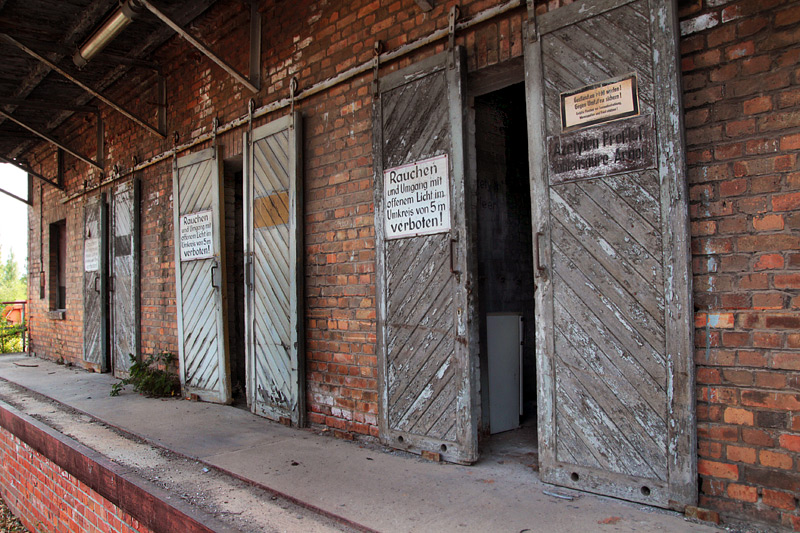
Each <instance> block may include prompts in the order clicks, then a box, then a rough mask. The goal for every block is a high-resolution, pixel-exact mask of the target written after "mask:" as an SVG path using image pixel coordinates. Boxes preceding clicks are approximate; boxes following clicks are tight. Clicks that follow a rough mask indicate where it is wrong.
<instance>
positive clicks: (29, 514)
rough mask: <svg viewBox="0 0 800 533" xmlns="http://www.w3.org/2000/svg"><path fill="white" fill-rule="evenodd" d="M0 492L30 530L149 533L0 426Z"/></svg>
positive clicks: (128, 516)
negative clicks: (135, 532) (140, 532)
mask: <svg viewBox="0 0 800 533" xmlns="http://www.w3.org/2000/svg"><path fill="white" fill-rule="evenodd" d="M0 457H2V462H1V463H0V490H2V495H3V500H5V502H6V504H7V505H8V506H9V508H10V509H11V510H12V512H13V513H14V515H16V516H17V518H19V519H20V521H21V522H22V523H23V524H24V525H25V527H26V528H27V529H28V530H30V531H82V532H91V531H118V532H128V531H130V532H133V531H142V532H147V531H151V530H150V529H148V528H146V527H144V526H143V525H141V524H139V522H138V521H137V520H136V519H135V518H133V517H131V516H130V515H129V514H128V513H126V512H125V511H122V510H121V509H119V508H118V507H116V506H115V505H114V504H112V503H111V502H110V501H108V500H107V499H105V498H103V497H102V496H100V495H99V494H98V493H96V492H95V491H93V490H92V489H90V488H89V487H88V486H87V485H85V484H84V483H82V482H81V481H79V480H77V479H75V477H73V476H72V475H70V474H69V473H68V472H67V471H65V470H63V469H61V468H60V467H58V466H56V465H55V464H53V463H52V462H50V461H49V460H48V459H47V458H46V457H44V456H42V455H41V454H39V453H37V452H36V451H34V450H33V449H31V447H30V446H28V445H27V444H25V443H24V442H22V441H21V440H19V439H18V438H17V437H15V436H14V435H13V434H11V433H9V432H8V431H7V430H6V429H5V428H0Z"/></svg>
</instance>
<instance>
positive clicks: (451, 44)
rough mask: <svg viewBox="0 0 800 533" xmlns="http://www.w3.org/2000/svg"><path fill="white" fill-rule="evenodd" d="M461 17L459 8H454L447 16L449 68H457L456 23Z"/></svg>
mask: <svg viewBox="0 0 800 533" xmlns="http://www.w3.org/2000/svg"><path fill="white" fill-rule="evenodd" d="M460 15H461V10H460V9H459V8H458V6H452V7H451V8H450V13H449V14H448V15H447V50H448V51H449V52H450V58H449V59H448V60H447V63H448V67H449V68H451V69H452V68H456V61H455V55H454V54H455V49H456V22H458V17H459V16H460Z"/></svg>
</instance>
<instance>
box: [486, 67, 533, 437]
mask: <svg viewBox="0 0 800 533" xmlns="http://www.w3.org/2000/svg"><path fill="white" fill-rule="evenodd" d="M474 106H475V107H474V108H475V132H476V133H475V139H476V159H477V180H478V183H477V206H476V208H477V215H478V261H479V264H478V280H479V298H480V317H481V369H482V371H481V391H482V394H481V404H482V405H481V407H482V409H481V412H482V413H483V414H482V419H481V429H482V434H484V435H485V434H487V433H488V432H489V429H490V426H491V420H490V419H489V402H490V401H491V398H490V397H489V394H488V393H487V392H488V390H489V387H488V375H487V374H488V372H486V371H484V369H487V368H488V367H489V361H488V357H489V354H488V349H487V328H486V322H487V320H486V319H487V315H489V314H493V313H515V314H520V315H521V316H522V337H523V342H522V345H523V348H522V361H523V364H522V369H523V370H522V399H523V409H522V415H521V418H520V425H521V426H531V425H534V426H535V422H536V358H535V356H536V351H535V345H534V339H535V329H534V312H533V310H534V282H533V246H532V232H531V200H530V184H529V174H528V155H527V149H528V148H527V125H526V116H525V92H524V85H523V84H522V83H517V84H514V85H510V86H508V87H506V88H504V89H500V90H497V91H494V92H490V93H488V94H485V95H483V96H478V97H476V98H475V104H474ZM509 379H510V378H509ZM531 444H532V445H535V439H534V442H532V443H531Z"/></svg>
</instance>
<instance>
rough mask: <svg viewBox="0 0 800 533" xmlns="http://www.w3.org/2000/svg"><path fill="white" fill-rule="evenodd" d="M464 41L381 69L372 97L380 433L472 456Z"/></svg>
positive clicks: (418, 446) (460, 458) (416, 446)
mask: <svg viewBox="0 0 800 533" xmlns="http://www.w3.org/2000/svg"><path fill="white" fill-rule="evenodd" d="M462 52H463V51H462V50H461V49H458V48H457V49H455V50H453V51H448V52H444V53H442V54H440V55H437V56H434V57H432V58H430V59H427V60H425V61H422V62H420V63H419V64H416V65H413V66H411V67H408V68H405V69H402V70H400V71H397V72H394V73H392V74H390V75H388V76H386V77H385V78H381V79H380V80H379V91H380V92H379V95H377V97H376V99H375V105H374V141H373V142H374V149H373V153H374V164H375V169H376V173H375V230H376V245H377V267H378V272H377V275H378V287H377V288H378V294H377V300H378V302H377V303H378V355H379V362H378V368H379V379H380V384H379V387H380V394H379V398H380V434H381V438H382V439H383V441H384V442H385V443H387V444H389V445H391V446H394V447H396V448H402V449H407V450H410V451H414V452H417V453H420V452H423V451H427V452H434V453H440V454H441V456H442V457H443V458H444V459H446V460H448V461H457V462H472V461H475V460H476V459H477V429H476V420H475V418H476V413H475V412H474V409H473V407H472V405H473V400H474V394H475V391H474V387H475V382H476V381H475V378H474V371H475V369H474V368H473V365H472V361H471V354H470V350H471V348H472V343H473V342H474V341H475V338H476V337H475V332H474V331H473V329H474V327H473V324H472V322H471V321H470V320H469V317H471V316H472V312H471V309H470V301H469V296H468V293H467V286H468V285H469V284H470V283H472V280H471V272H472V271H473V270H472V268H471V265H470V262H471V261H473V260H474V259H473V258H472V257H471V255H469V253H470V246H469V245H470V236H469V235H468V232H467V220H466V216H465V215H466V206H465V190H464V188H465V184H464V183H465V181H464V143H463V137H464V131H463V128H464V126H463V124H464V102H463V98H464V82H463V78H464V75H465V63H464V61H463V53H462Z"/></svg>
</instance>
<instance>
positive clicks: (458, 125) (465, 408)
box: [372, 47, 480, 464]
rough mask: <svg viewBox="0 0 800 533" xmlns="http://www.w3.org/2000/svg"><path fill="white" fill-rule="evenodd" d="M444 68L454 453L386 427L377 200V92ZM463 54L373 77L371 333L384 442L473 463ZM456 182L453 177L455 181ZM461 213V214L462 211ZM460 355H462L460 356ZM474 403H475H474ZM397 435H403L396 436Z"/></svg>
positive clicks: (470, 232) (472, 311)
mask: <svg viewBox="0 0 800 533" xmlns="http://www.w3.org/2000/svg"><path fill="white" fill-rule="evenodd" d="M457 61H460V62H461V63H460V64H461V65H463V68H462V67H459V68H456V67H455V62H457ZM442 65H444V66H443V69H444V70H445V76H446V78H445V79H446V83H447V88H446V92H447V101H448V102H452V101H461V102H462V105H461V109H460V110H457V109H454V106H453V105H450V107H449V111H448V117H449V120H450V129H451V135H452V138H451V146H450V151H451V152H452V153H451V163H450V164H451V165H452V167H453V173H452V175H451V177H450V179H451V190H453V191H458V192H459V194H454V195H453V196H452V197H451V199H450V201H451V217H453V219H452V220H453V221H454V223H453V225H452V228H451V231H450V235H451V236H452V235H453V233H454V232H455V231H458V228H459V227H460V224H459V222H458V220H457V217H461V216H463V217H464V220H463V221H462V222H463V226H464V228H465V231H464V233H465V234H464V235H463V236H461V235H459V237H461V239H462V242H463V244H461V245H460V246H458V247H457V248H458V249H459V250H460V253H457V254H455V255H457V256H458V259H454V265H453V268H454V270H455V271H460V272H461V276H463V277H464V280H463V281H461V282H458V283H456V290H455V294H454V304H453V305H454V307H458V308H460V309H459V310H460V311H461V313H460V314H459V317H460V318H454V320H455V331H456V334H457V336H459V337H464V338H465V342H463V343H462V342H461V341H459V340H458V339H457V340H456V342H455V349H454V360H455V363H456V364H464V365H466V366H467V368H464V369H462V372H463V376H464V382H463V384H462V385H461V386H460V388H459V391H458V393H457V399H456V406H457V407H456V415H455V416H456V417H457V418H458V417H459V416H463V417H464V419H465V421H466V423H465V424H463V426H464V427H462V428H461V433H460V434H458V435H457V437H456V440H458V441H459V442H461V443H463V445H464V453H462V454H457V453H454V452H453V451H452V450H449V449H448V450H444V449H443V448H440V446H439V444H438V443H436V442H434V440H433V439H431V438H429V437H424V436H416V435H414V436H413V438H411V439H408V438H407V437H406V439H405V440H404V441H402V442H400V443H399V444H398V441H399V439H395V438H393V437H394V436H395V434H397V433H399V432H398V431H395V430H392V429H390V428H389V397H388V379H387V375H386V366H387V362H386V342H385V339H384V338H383V337H384V335H385V331H386V330H385V325H384V324H385V319H386V292H385V291H386V280H385V272H386V261H385V253H386V250H385V242H386V241H385V238H384V231H385V228H384V219H383V217H384V212H383V209H384V208H383V201H382V195H383V190H382V184H383V170H384V168H383V146H382V145H383V106H382V103H381V95H380V91H382V90H385V88H386V87H387V86H388V87H389V88H396V87H399V86H401V85H403V84H406V83H410V82H412V81H415V80H417V79H421V78H424V77H426V76H428V75H429V74H430V73H431V72H432V71H438V70H440V68H439V67H440V66H442ZM466 71H467V68H466V53H465V51H464V49H463V48H462V47H455V48H454V49H452V50H445V51H444V52H441V53H439V54H436V55H434V56H430V57H428V58H425V59H423V60H421V61H418V62H416V63H414V64H412V65H410V66H408V67H406V68H404V69H401V70H399V71H395V72H392V73H390V74H388V75H386V76H385V77H383V78H380V80H378V81H377V84H378V85H377V87H376V91H375V97H374V100H373V137H372V143H373V149H372V153H373V170H374V172H375V174H374V195H375V196H374V198H375V215H374V216H375V255H376V276H375V279H376V281H375V285H376V322H377V336H376V350H377V352H376V353H377V356H378V413H379V416H378V424H379V434H380V438H381V440H382V441H383V442H384V443H386V444H387V445H390V446H393V447H396V448H401V449H405V450H408V451H411V452H414V453H422V452H423V451H427V452H431V453H434V454H439V456H440V457H442V458H443V459H445V460H448V461H453V462H459V463H465V464H469V463H473V462H474V461H476V460H477V459H478V443H477V427H478V420H479V418H478V416H479V412H480V409H479V404H477V394H478V393H477V384H478V382H479V381H478V368H477V360H476V358H475V357H474V354H476V353H477V351H478V349H479V344H478V340H479V339H478V329H477V328H478V322H477V321H476V320H475V319H474V318H475V316H476V298H475V295H474V294H473V291H471V290H467V287H471V286H472V285H473V284H474V279H475V272H476V271H477V270H476V257H475V242H474V234H475V230H474V227H473V226H474V220H475V217H474V214H472V213H471V211H470V210H471V209H472V208H474V205H472V203H471V201H470V199H469V197H468V196H469V192H468V190H467V187H468V183H467V182H468V180H467V171H466V165H467V157H466V147H465V145H464V142H465V140H466V134H465V127H466V125H467V106H466V100H465V97H466V94H465V93H464V92H463V91H465V90H466V87H467V81H466ZM452 76H459V78H458V79H457V83H456V80H451V77H452ZM454 180H458V181H454ZM461 213H463V215H461ZM459 353H460V354H461V355H459ZM476 405H477V407H476ZM401 436H402V435H401Z"/></svg>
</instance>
